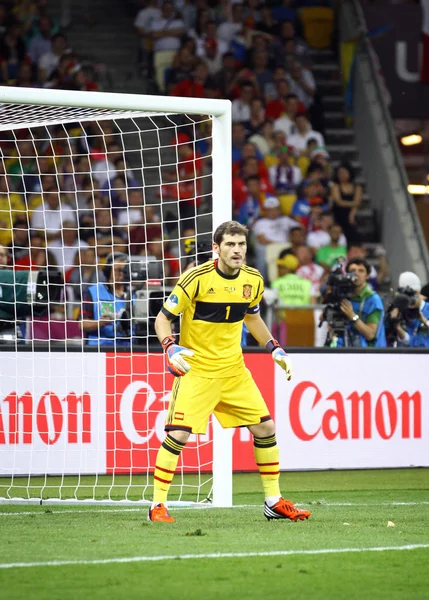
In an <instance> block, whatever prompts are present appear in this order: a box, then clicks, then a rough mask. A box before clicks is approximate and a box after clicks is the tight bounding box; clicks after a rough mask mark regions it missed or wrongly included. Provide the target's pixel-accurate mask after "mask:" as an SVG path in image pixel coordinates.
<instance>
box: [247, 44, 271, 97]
mask: <svg viewBox="0 0 429 600" xmlns="http://www.w3.org/2000/svg"><path fill="white" fill-rule="evenodd" d="M268 64H269V56H268V52H267V51H266V50H259V51H255V52H254V53H253V56H252V71H253V73H254V74H255V76H256V80H257V82H258V88H259V94H261V96H263V97H271V98H272V97H273V95H274V90H275V84H274V78H273V72H272V70H271V69H269V68H268Z"/></svg>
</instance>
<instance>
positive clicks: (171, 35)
mask: <svg viewBox="0 0 429 600" xmlns="http://www.w3.org/2000/svg"><path fill="white" fill-rule="evenodd" d="M150 32H151V37H152V40H153V55H154V67H155V77H156V83H157V85H158V89H159V90H160V91H164V90H165V70H166V69H168V68H170V66H171V64H172V62H173V59H174V55H175V54H176V52H177V50H178V49H179V48H180V38H181V36H182V35H183V34H184V33H185V24H184V22H183V20H182V19H181V18H179V17H178V16H177V15H176V14H175V7H174V4H173V2H171V0H164V2H163V4H162V7H161V16H160V17H158V18H154V19H153V20H152V23H151V28H150Z"/></svg>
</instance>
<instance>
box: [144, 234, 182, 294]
mask: <svg viewBox="0 0 429 600" xmlns="http://www.w3.org/2000/svg"><path fill="white" fill-rule="evenodd" d="M146 253H147V256H151V257H152V258H155V260H157V261H159V262H162V264H163V270H164V276H165V278H166V279H174V278H175V277H177V276H178V274H179V267H180V265H179V260H178V258H177V256H174V255H173V254H171V252H170V250H169V243H168V241H164V240H163V239H162V237H153V238H152V239H151V240H150V241H148V243H147V244H146ZM170 283H171V281H169V282H168V283H167V285H170Z"/></svg>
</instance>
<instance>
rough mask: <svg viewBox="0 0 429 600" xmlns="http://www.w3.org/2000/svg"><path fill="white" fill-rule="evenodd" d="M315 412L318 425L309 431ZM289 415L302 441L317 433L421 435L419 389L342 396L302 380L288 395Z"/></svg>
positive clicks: (332, 436)
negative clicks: (415, 390) (327, 393)
mask: <svg viewBox="0 0 429 600" xmlns="http://www.w3.org/2000/svg"><path fill="white" fill-rule="evenodd" d="M304 396H305V398H304ZM304 400H305V408H304V407H303V402H304ZM309 400H310V401H311V400H312V403H311V407H310V413H311V414H309V412H308V407H309ZM313 411H314V412H313ZM315 411H317V419H316V421H317V424H318V426H316V427H314V424H313V427H312V430H311V429H310V426H309V422H310V421H311V422H312V423H314V416H315ZM289 418H290V424H291V427H292V430H293V432H294V434H295V435H296V437H297V438H299V439H300V440H303V441H310V440H312V439H314V438H315V437H316V436H319V435H321V436H324V437H325V438H326V439H327V440H334V439H336V438H339V439H344V440H347V439H352V440H353V439H371V438H374V437H375V436H376V435H378V436H379V437H380V438H381V439H383V440H389V439H390V438H391V437H392V436H393V435H394V434H395V433H396V432H397V431H398V433H399V435H400V437H401V438H403V439H408V438H414V439H418V438H421V437H422V398H421V394H420V392H414V393H413V394H410V393H409V392H407V391H404V392H402V393H401V394H399V395H397V396H396V397H395V396H394V395H393V394H392V393H391V392H390V391H388V390H384V391H382V392H381V393H380V394H379V395H378V396H373V395H372V394H371V392H369V391H364V392H362V393H359V392H357V391H353V392H351V393H350V394H349V395H348V396H347V397H344V396H343V395H342V394H341V392H339V391H334V392H332V394H330V395H329V396H326V397H324V396H323V394H322V392H321V391H320V389H319V388H318V386H317V385H316V384H314V383H312V382H311V381H303V382H301V383H300V384H298V385H297V386H296V387H295V389H294V390H293V392H292V394H291V398H290V405H289Z"/></svg>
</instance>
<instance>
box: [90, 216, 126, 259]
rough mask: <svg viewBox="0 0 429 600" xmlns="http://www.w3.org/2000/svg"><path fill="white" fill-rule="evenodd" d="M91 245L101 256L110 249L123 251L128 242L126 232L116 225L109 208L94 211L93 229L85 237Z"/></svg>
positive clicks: (106, 253)
mask: <svg viewBox="0 0 429 600" xmlns="http://www.w3.org/2000/svg"><path fill="white" fill-rule="evenodd" d="M87 241H88V243H89V244H90V245H91V246H93V245H94V246H96V250H97V255H98V256H99V257H100V258H102V257H104V256H107V255H108V254H110V253H111V252H112V251H115V252H125V251H126V250H127V244H128V232H127V231H126V230H125V229H124V228H123V227H117V225H116V222H115V219H114V218H113V215H112V213H111V210H110V208H104V209H99V210H96V211H95V229H94V232H93V235H92V236H88V237H87Z"/></svg>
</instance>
